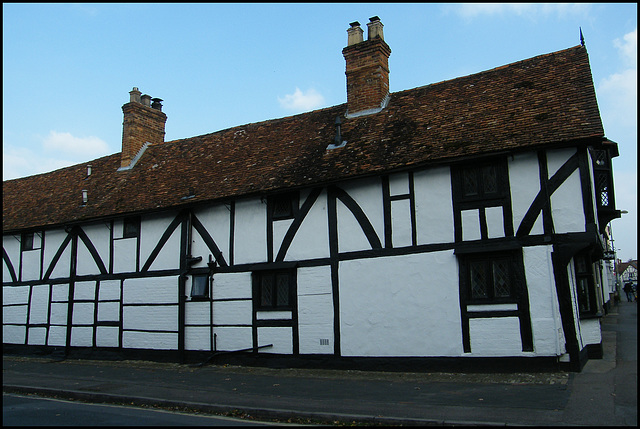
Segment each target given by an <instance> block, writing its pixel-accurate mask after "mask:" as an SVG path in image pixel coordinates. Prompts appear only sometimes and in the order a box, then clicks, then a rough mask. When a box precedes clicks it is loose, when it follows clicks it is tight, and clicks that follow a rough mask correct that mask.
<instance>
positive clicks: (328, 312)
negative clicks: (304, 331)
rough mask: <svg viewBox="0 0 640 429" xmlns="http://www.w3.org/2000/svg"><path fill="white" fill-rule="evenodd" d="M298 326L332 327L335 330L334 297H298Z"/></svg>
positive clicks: (329, 295) (327, 295) (328, 295)
mask: <svg viewBox="0 0 640 429" xmlns="http://www.w3.org/2000/svg"><path fill="white" fill-rule="evenodd" d="M298 325H330V326H331V327H332V329H333V297H332V295H331V294H322V295H302V296H298ZM331 336H332V337H333V330H332V334H331Z"/></svg>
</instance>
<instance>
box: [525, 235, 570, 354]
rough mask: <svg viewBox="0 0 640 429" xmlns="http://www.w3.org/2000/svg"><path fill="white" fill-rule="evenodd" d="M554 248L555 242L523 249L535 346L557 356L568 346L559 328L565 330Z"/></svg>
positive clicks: (539, 352) (538, 352) (536, 351)
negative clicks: (552, 257)
mask: <svg viewBox="0 0 640 429" xmlns="http://www.w3.org/2000/svg"><path fill="white" fill-rule="evenodd" d="M552 251H553V247H552V246H536V247H525V248H524V249H523V262H524V266H525V276H526V282H527V290H528V293H529V313H530V317H531V330H532V333H533V347H534V351H535V353H536V354H539V355H546V356H549V355H551V356H554V355H556V356H557V355H559V354H561V353H562V351H563V347H564V346H563V343H561V342H560V341H559V337H558V329H559V330H560V331H562V320H561V319H560V307H559V305H558V295H557V293H556V290H555V280H554V275H553V263H552V261H551V252H552Z"/></svg>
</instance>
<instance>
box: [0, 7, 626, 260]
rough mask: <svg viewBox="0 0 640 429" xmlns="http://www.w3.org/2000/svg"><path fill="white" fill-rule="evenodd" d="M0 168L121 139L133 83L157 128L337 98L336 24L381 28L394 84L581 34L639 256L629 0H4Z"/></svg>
mask: <svg viewBox="0 0 640 429" xmlns="http://www.w3.org/2000/svg"><path fill="white" fill-rule="evenodd" d="M2 9H3V66H2V68H3V82H2V86H3V97H2V98H3V100H2V101H3V118H2V119H3V129H2V140H3V144H2V154H3V180H8V179H13V178H17V177H24V176H29V175H32V174H38V173H42V172H47V171H52V170H55V169H58V168H61V167H65V166H68V165H73V164H77V163H81V162H86V161H88V160H91V159H95V158H97V157H100V156H104V155H108V154H112V153H116V152H119V151H120V147H121V142H122V109H121V106H122V105H123V104H125V103H127V102H128V101H129V91H130V90H131V89H132V87H134V86H136V87H138V88H139V89H140V91H142V93H144V94H149V95H151V96H152V97H159V98H162V99H163V100H164V102H163V111H164V112H165V113H166V114H167V116H168V120H167V124H166V136H165V140H167V141H169V140H173V139H179V138H186V137H191V136H196V135H201V134H206V133H210V132H214V131H218V130H221V129H225V128H229V127H232V126H236V125H242V124H247V123H251V122H259V121H263V120H268V119H273V118H280V117H284V116H289V115H292V114H296V113H301V112H304V111H309V110H313V109H316V108H322V107H328V106H333V105H336V104H341V103H344V102H345V101H346V89H345V88H346V82H345V75H344V69H345V64H344V58H343V56H342V48H343V47H345V46H346V44H347V33H346V30H347V28H349V23H350V22H352V21H359V22H360V23H361V24H362V26H363V27H365V24H366V23H367V22H368V21H369V18H370V17H372V16H376V15H377V16H379V17H380V19H381V21H382V23H383V24H384V35H385V40H386V42H387V43H388V44H389V46H390V47H391V50H392V53H391V57H390V59H389V67H390V86H391V92H395V91H401V90H405V89H410V88H415V87H418V86H423V85H428V84H431V83H435V82H440V81H442V80H447V79H452V78H456V77H460V76H465V75H469V74H472V73H476V72H480V71H483V70H488V69H491V68H494V67H498V66H501V65H504V64H508V63H511V62H515V61H519V60H523V59H526V58H530V57H533V56H536V55H540V54H545V53H549V52H554V51H559V50H562V49H566V48H569V47H572V46H575V45H578V44H579V43H580V40H579V31H580V30H579V29H580V27H581V28H582V32H583V34H584V37H585V41H586V46H587V50H588V52H589V58H590V62H591V68H592V72H593V80H594V84H595V87H596V93H597V97H598V103H599V107H600V112H601V115H602V119H603V124H604V128H605V132H606V136H607V137H608V138H609V139H611V140H613V141H615V142H617V143H618V144H619V149H620V157H618V158H616V159H615V160H614V170H615V173H614V174H615V187H616V205H617V207H618V208H619V209H622V210H626V211H628V212H629V213H628V214H625V215H623V217H622V219H618V220H615V221H614V222H613V230H614V238H615V240H616V241H615V243H616V248H618V249H619V250H618V255H619V257H620V258H622V259H623V260H627V259H629V258H636V256H637V239H636V237H637V119H636V118H637V5H636V4H635V3H624V4H615V3H606V4H583V3H580V4H526V3H517V4H507V3H500V4H481V3H473V4H453V3H447V4H435V3H427V4H421V3H407V4H403V3H393V4H385V3H372V4H367V3H355V4H348V3H328V4H321V3H311V4H295V3H284V4H268V3H256V4H243V3H231V4H220V3H213V4H204V3H195V4H171V3H161V4H151V3H144V4H135V3H127V4H114V3H107V4H95V3H89V4H80V3H72V4H59V3H58V4H29V3H16V4H7V3H3V7H2Z"/></svg>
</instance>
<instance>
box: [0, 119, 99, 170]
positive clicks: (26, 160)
mask: <svg viewBox="0 0 640 429" xmlns="http://www.w3.org/2000/svg"><path fill="white" fill-rule="evenodd" d="M39 145H40V147H39V149H38V148H37V147H36V148H35V149H31V148H28V147H16V146H13V145H11V144H5V143H4V142H3V145H2V180H11V179H16V178H19V177H26V176H31V175H34V174H40V173H46V172H49V171H53V170H57V169H59V168H63V167H69V166H71V165H75V164H78V163H81V162H84V161H88V160H91V159H95V158H99V157H101V156H104V155H108V154H109V146H108V145H107V144H106V143H105V142H104V141H103V140H102V139H100V138H98V137H93V136H90V137H75V136H73V135H71V133H64V132H63V133H60V132H57V131H51V132H49V135H48V136H47V137H44V138H42V137H40V140H39ZM36 146H37V145H36Z"/></svg>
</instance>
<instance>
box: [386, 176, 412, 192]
mask: <svg viewBox="0 0 640 429" xmlns="http://www.w3.org/2000/svg"><path fill="white" fill-rule="evenodd" d="M407 194H409V174H408V173H398V174H392V175H390V176H389V195H391V196H394V195H407Z"/></svg>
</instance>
